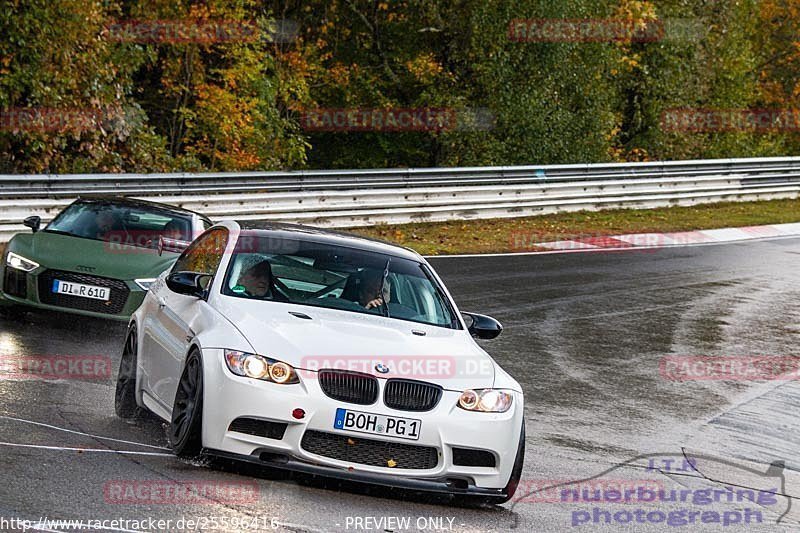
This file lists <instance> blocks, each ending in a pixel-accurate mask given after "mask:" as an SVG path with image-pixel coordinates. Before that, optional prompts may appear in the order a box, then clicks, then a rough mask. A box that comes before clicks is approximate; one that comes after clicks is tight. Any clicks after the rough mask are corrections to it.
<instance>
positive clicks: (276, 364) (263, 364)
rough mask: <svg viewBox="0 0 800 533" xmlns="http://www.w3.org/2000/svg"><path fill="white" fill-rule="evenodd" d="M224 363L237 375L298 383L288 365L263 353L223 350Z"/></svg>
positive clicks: (283, 382)
mask: <svg viewBox="0 0 800 533" xmlns="http://www.w3.org/2000/svg"><path fill="white" fill-rule="evenodd" d="M225 364H227V365H228V370H230V371H231V372H233V373H234V374H236V375H237V376H244V377H248V378H253V379H261V380H264V381H271V382H273V383H280V384H282V385H283V384H290V383H299V382H300V380H299V379H298V378H297V373H296V372H295V371H294V368H292V367H291V366H290V365H287V364H286V363H284V362H282V361H276V360H274V359H270V358H268V357H264V356H263V355H256V354H254V353H247V352H240V351H237V350H225Z"/></svg>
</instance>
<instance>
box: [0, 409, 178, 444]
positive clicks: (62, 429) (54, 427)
mask: <svg viewBox="0 0 800 533" xmlns="http://www.w3.org/2000/svg"><path fill="white" fill-rule="evenodd" d="M0 418H2V419H5V420H13V421H15V422H22V423H23V424H33V425H34V426H42V427H46V428H50V429H55V430H57V431H64V432H66V433H74V434H75V435H83V436H84V437H92V438H94V439H98V440H110V441H114V442H121V443H123V444H133V445H134V446H144V447H145V448H155V449H156V450H169V448H165V447H164V446H153V445H152V444H142V443H141V442H134V441H130V440H124V439H115V438H113V437H101V436H100V435H92V434H91V433H84V432H82V431H75V430H74V429H67V428H62V427H58V426H52V425H50V424H45V423H43V422H34V421H33V420H26V419H24V418H15V417H13V416H6V415H0Z"/></svg>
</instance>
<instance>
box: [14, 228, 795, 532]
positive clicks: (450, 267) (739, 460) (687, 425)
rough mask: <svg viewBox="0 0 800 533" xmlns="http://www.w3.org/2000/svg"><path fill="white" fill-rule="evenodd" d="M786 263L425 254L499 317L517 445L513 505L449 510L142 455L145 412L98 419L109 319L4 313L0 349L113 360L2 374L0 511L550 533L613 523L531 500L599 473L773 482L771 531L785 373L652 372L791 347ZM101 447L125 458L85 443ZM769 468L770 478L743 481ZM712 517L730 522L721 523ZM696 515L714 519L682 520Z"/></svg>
mask: <svg viewBox="0 0 800 533" xmlns="http://www.w3.org/2000/svg"><path fill="white" fill-rule="evenodd" d="M798 259H800V240H780V241H762V242H751V243H747V244H735V245H725V246H710V247H697V248H684V249H672V250H659V251H632V252H630V251H627V252H609V253H585V254H567V255H543V256H530V255H529V256H509V257H485V258H438V259H432V260H431V262H432V263H433V264H434V266H435V268H436V269H437V270H438V271H439V273H440V274H441V275H442V277H443V278H444V280H445V282H446V283H447V285H448V287H449V289H450V291H451V292H452V293H453V296H454V297H455V299H456V301H457V302H458V304H459V306H460V307H461V309H463V310H468V311H475V312H482V313H486V314H489V315H492V316H494V317H495V318H497V319H499V320H500V321H501V322H502V323H503V325H504V326H505V328H506V330H505V331H504V333H503V334H502V335H501V336H500V337H499V338H497V339H495V340H493V341H487V342H482V345H483V346H484V347H485V348H486V349H487V351H489V352H490V353H491V354H493V355H494V356H495V357H496V359H497V360H498V361H499V362H500V364H501V365H502V366H503V367H504V368H505V369H506V370H507V371H508V372H509V373H511V374H512V375H514V376H515V377H516V378H517V379H518V380H519V381H520V383H521V384H522V386H523V388H524V390H525V393H526V402H527V403H526V417H527V439H528V440H527V451H528V454H527V460H526V466H525V471H524V474H523V481H522V485H521V488H520V491H521V494H522V495H527V496H526V497H525V498H523V499H522V501H519V502H517V503H516V504H515V505H513V506H512V505H510V504H507V505H505V506H502V507H496V508H491V509H463V508H454V507H449V506H446V505H442V504H441V502H438V503H430V502H427V501H426V500H425V498H411V495H408V494H392V493H386V492H383V491H380V492H379V491H375V490H374V489H365V488H363V487H357V486H350V485H347V486H344V487H338V488H337V487H336V486H331V485H332V484H330V483H329V484H328V487H327V488H325V486H323V484H322V483H321V482H319V481H314V480H307V479H298V478H296V477H295V476H283V475H278V474H276V473H270V472H261V471H253V470H252V469H251V468H250V467H247V468H244V467H239V466H238V465H227V464H226V465H219V466H218V467H215V468H211V467H209V466H208V465H206V464H203V465H192V464H188V463H183V462H181V461H178V460H177V459H174V458H172V457H170V456H168V455H167V456H163V455H161V454H162V453H163V450H157V449H155V448H153V446H155V447H162V446H166V444H167V443H166V437H165V432H164V427H163V424H161V423H160V422H159V421H157V420H153V419H146V420H143V421H139V422H136V423H126V422H124V421H121V420H119V419H117V418H116V417H115V416H114V409H113V377H114V376H115V375H116V367H117V365H118V364H119V353H120V351H121V346H122V338H123V335H124V331H125V326H124V325H122V324H115V323H108V322H103V321H94V320H84V319H79V318H74V317H70V316H66V315H64V316H61V315H56V314H40V313H35V314H24V315H21V316H20V315H16V314H14V315H10V316H8V317H6V318H0V356H3V357H10V356H19V355H28V356H30V355H96V356H107V357H109V358H110V359H111V362H112V363H113V369H112V372H111V376H110V378H108V379H94V380H88V379H84V380H61V381H42V380H31V379H18V378H15V379H4V380H0V415H4V417H0V441H2V443H0V468H2V469H3V470H2V471H3V472H4V475H3V481H4V483H3V484H2V486H0V517H2V516H12V515H13V516H21V517H27V518H34V519H38V518H39V517H40V516H44V515H47V516H48V517H50V518H55V517H63V518H85V519H88V518H107V517H108V518H110V517H125V518H146V517H160V518H180V517H181V516H187V517H188V516H212V515H215V516H218V517H227V519H228V520H232V519H233V518H235V517H242V516H250V517H255V518H262V517H268V518H270V519H272V518H275V519H276V521H275V522H274V523H272V522H270V526H269V528H261V529H260V530H267V529H271V527H272V526H273V525H275V526H276V527H278V528H288V529H292V528H294V529H295V530H323V531H328V530H336V531H346V530H354V529H355V527H354V522H353V517H375V518H380V517H413V519H414V520H416V518H417V517H420V516H422V517H432V518H435V517H442V518H445V520H444V521H443V522H442V523H443V524H445V525H447V524H448V520H446V518H453V522H452V526H451V529H452V530H458V531H462V530H463V531H484V530H505V529H508V528H510V527H512V526H515V525H516V526H517V527H519V528H520V529H521V530H524V531H532V530H536V531H561V530H564V529H567V528H570V527H571V526H573V525H574V526H575V528H577V530H581V529H583V530H592V531H594V530H598V529H601V530H602V529H609V530H615V529H618V528H619V527H623V526H622V524H623V522H619V521H616V520H617V518H615V516H616V515H614V514H613V512H615V511H616V510H618V509H620V506H619V505H618V504H616V502H615V501H613V500H611V501H604V502H601V504H598V503H596V502H595V503H588V502H587V501H585V500H584V501H579V502H575V501H566V502H565V501H563V500H562V499H561V495H560V493H558V492H553V491H552V490H551V492H549V493H548V494H549V496H548V497H543V496H542V494H544V493H542V492H537V491H538V490H539V489H541V488H542V487H547V486H551V485H560V484H564V483H568V482H570V481H574V480H580V479H587V478H591V477H593V476H597V475H600V474H602V473H603V472H605V471H609V473H607V474H604V476H605V478H606V480H607V481H608V479H612V480H616V481H617V482H619V483H622V484H623V485H625V483H627V485H625V486H627V487H629V488H631V489H632V490H633V491H634V492H633V494H635V491H636V489H637V488H639V487H638V486H637V485H641V484H642V483H643V481H642V480H647V481H648V482H654V483H656V486H657V487H662V488H670V487H676V486H677V487H680V488H682V489H683V490H688V491H690V492H691V491H695V493H696V492H697V491H699V490H702V487H706V486H709V485H711V486H717V487H719V486H723V485H724V484H729V485H730V486H746V487H751V488H755V487H754V486H757V487H759V489H762V488H763V489H764V490H766V489H768V488H770V487H768V485H770V484H774V483H777V482H776V481H775V480H776V479H779V478H780V476H783V477H782V478H780V479H783V482H784V485H783V486H782V487H781V488H780V489H779V490H777V492H778V494H779V495H778V496H775V498H774V501H767V500H766V499H765V500H764V501H761V502H760V503H759V502H757V501H756V502H750V503H752V505H748V506H747V507H748V508H749V507H752V508H753V509H754V511H753V512H755V511H759V512H760V513H761V514H760V515H759V516H760V517H761V523H762V524H763V525H765V526H767V525H769V524H772V525H771V526H770V528H775V527H781V526H774V522H775V519H776V518H777V517H778V516H781V515H782V514H783V513H784V512H785V511H786V510H789V513H788V515H787V516H785V517H784V518H783V520H782V524H783V525H784V526H785V527H786V528H787V530H791V529H793V528H795V527H797V526H796V524H797V523H798V521H799V520H800V518H799V517H800V510H799V509H795V508H792V509H789V503H790V500H789V499H788V498H786V497H783V496H780V494H792V495H794V496H798V495H800V473H798V472H799V471H800V431H799V430H800V415H798V413H800V409H799V408H800V386H798V382H797V381H796V380H772V381H751V380H738V381H719V380H688V381H675V380H670V379H666V378H665V376H664V375H663V373H662V372H661V371H660V368H661V367H660V366H659V365H660V363H661V361H662V359H663V358H665V357H668V356H673V357H674V356H688V357H700V356H726V357H741V356H781V357H797V356H800V349H799V348H798V346H799V345H800V343H798V337H799V335H800V284H799V283H798V280H799V279H800V269H798V268H797V263H798ZM6 377H7V376H6ZM27 421H34V422H39V423H44V424H49V425H51V426H54V427H47V426H42V425H34V424H31V423H29V422H27ZM57 428H64V429H69V430H72V431H73V432H65V431H61V430H59V429H57ZM75 432H77V433H75ZM110 439H117V440H110ZM120 441H127V443H126V442H120ZM15 443H16V444H21V443H24V444H27V445H34V446H43V447H45V448H30V447H28V448H21V447H15V446H13V445H12V444H15ZM137 443H140V444H146V445H148V446H138V445H137ZM56 447H61V448H91V449H94V450H98V451H95V452H90V451H86V452H82V453H79V452H77V451H75V450H63V449H57V448H56ZM108 449H115V450H126V451H129V452H135V453H130V454H128V455H124V456H122V455H117V454H109V453H101V452H100V451H99V450H108ZM682 450H685V451H686V453H687V454H688V455H689V456H691V453H694V454H696V455H698V456H700V455H704V456H708V457H712V458H716V460H715V459H709V460H706V461H702V460H701V464H700V465H698V467H697V468H696V469H693V468H684V469H682V470H678V469H677V467H673V466H672V465H677V464H680V461H677V460H676V462H675V463H671V462H670V463H668V464H669V465H670V466H669V467H667V468H665V467H664V462H663V461H665V460H670V459H667V458H668V457H673V456H677V457H678V458H680V457H684V455H683V454H684V452H683V451H682ZM146 452H150V453H151V454H146ZM645 454H647V455H649V456H650V458H653V459H654V461H656V463H657V464H658V465H660V467H659V468H655V467H653V464H655V463H649V462H648V459H647V458H645V459H641V458H640V459H638V460H632V459H633V458H635V457H637V456H641V455H645ZM659 461H660V462H659ZM725 461H728V462H729V463H733V464H734V466H731V464H727V465H726V463H725ZM775 461H783V462H784V465H783V466H785V468H782V467H781V468H779V466H780V463H775V465H773V468H772V470H769V468H770V464H771V463H774V462H775ZM768 471H769V472H770V474H771V475H772V477H771V478H770V477H766V478H765V477H764V476H760V475H759V472H760V473H764V474H766V473H767V472H768ZM777 474H780V476H778V475H777ZM251 476H254V477H251ZM704 478H708V479H704ZM253 479H254V480H255V481H256V483H257V486H258V495H259V497H258V503H257V505H252V504H241V503H236V502H216V503H210V504H173V505H152V504H149V505H146V504H138V505H136V504H130V503H126V504H119V503H113V502H109V499H108V497H107V494H106V495H105V496H104V487H106V489H107V487H108V483H109V482H110V481H113V480H172V481H185V480H195V481H198V480H228V481H230V480H234V481H252V480H253ZM709 479H712V480H715V481H716V482H717V483H716V485H714V484H713V483H712V482H711V481H709ZM620 480H622V481H620ZM623 481H624V483H623ZM548 484H549V485H548ZM612 485H613V483H612ZM565 486H569V485H565ZM692 494H694V493H692ZM409 499H410V500H411V501H407V500H409ZM742 507H743V503H742V502H741V501H739V502H736V501H733V502H730V501H728V502H726V501H720V500H719V499H718V500H716V501H713V502H710V503H708V504H702V503H696V502H691V501H689V502H663V501H654V502H642V501H638V502H636V501H634V502H630V501H629V502H627V504H626V505H625V507H624V508H623V509H627V510H628V511H630V512H631V513H632V514H631V516H632V518H631V520H632V523H629V524H628V525H627V526H624V527H631V528H632V530H636V531H642V530H645V531H646V530H664V529H668V530H670V531H672V530H674V529H675V528H674V527H671V526H670V525H668V524H667V522H666V521H665V522H659V521H657V520H656V518H657V515H653V516H654V518H653V519H652V520H651V519H649V518H648V517H647V516H648V515H646V514H643V515H641V516H642V517H643V518H642V520H640V521H637V519H636V516H635V515H636V513H635V511H636V510H637V509H639V508H645V509H646V510H648V511H653V510H664V511H666V510H667V509H675V510H681V509H684V510H686V509H688V510H689V511H690V512H691V510H692V509H697V510H699V511H713V512H716V513H718V515H719V517H720V520H722V517H724V516H726V515H725V513H726V512H732V511H731V509H741V508H742ZM794 507H796V508H800V504H796V505H795V506H794ZM598 508H600V509H601V511H612V513H611V514H610V515H609V520H608V521H605V516H604V515H603V514H602V513H601V512H599V511H598V512H599V513H600V514H598V515H597V516H595V515H594V514H593V513H595V512H596V511H595V510H596V509H598ZM582 513H586V514H582ZM587 516H588V518H587ZM624 516H625V515H624V514H623V515H620V520H622V518H624ZM727 516H728V518H729V522H731V524H730V525H736V523H734V522H733V521H734V520H736V518H735V517H734V515H733V514H729V515H727ZM753 516H755V515H753ZM750 518H751V519H753V520H754V522H752V523H757V521H755V519H754V518H753V517H752V516H751V517H750ZM695 519H696V520H700V519H701V516H700V515H698V516H696V517H695ZM738 519H740V520H744V519H745V516H744V515H743V514H740V515H739V516H738ZM412 522H413V521H412ZM433 523H434V522H430V523H429V525H430V524H433ZM362 524H363V522H362ZM744 524H745V523H744V522H739V525H744ZM792 524H795V525H792ZM351 526H353V527H351ZM700 526H703V527H706V528H709V529H713V528H723V527H725V524H723V523H721V522H720V523H716V524H715V523H712V522H708V523H703V524H699V522H698V523H696V524H695V527H700ZM686 527H691V526H690V525H687V526H686ZM235 529H240V530H241V529H243V528H241V527H239V528H232V527H230V522H228V528H227V530H235ZM209 530H210V529H209ZM362 530H364V528H362ZM398 530H399V529H398Z"/></svg>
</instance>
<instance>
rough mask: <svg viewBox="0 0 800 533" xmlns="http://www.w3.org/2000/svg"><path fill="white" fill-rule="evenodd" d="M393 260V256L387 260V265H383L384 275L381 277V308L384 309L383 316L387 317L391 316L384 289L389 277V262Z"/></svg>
mask: <svg viewBox="0 0 800 533" xmlns="http://www.w3.org/2000/svg"><path fill="white" fill-rule="evenodd" d="M391 262H392V258H391V257H390V258H389V259H387V260H386V266H385V267H383V277H382V278H381V310H382V311H383V316H385V317H386V318H391V317H390V316H389V303H388V302H387V301H386V295H385V294H384V292H383V291H384V289H385V288H386V278H388V277H389V263H391Z"/></svg>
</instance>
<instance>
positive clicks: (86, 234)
mask: <svg viewBox="0 0 800 533" xmlns="http://www.w3.org/2000/svg"><path fill="white" fill-rule="evenodd" d="M44 231H47V232H51V233H62V234H66V235H72V236H75V237H83V238H86V239H93V240H98V241H108V242H114V243H120V244H128V245H132V246H139V247H147V248H155V247H157V246H158V240H159V237H161V236H163V237H167V238H171V239H179V240H184V241H187V240H191V238H192V219H191V216H189V215H182V214H180V213H175V212H171V211H169V210H166V209H159V208H158V207H153V206H146V205H126V204H123V203H114V202H80V201H79V202H75V203H73V204H72V205H70V206H69V207H67V208H66V209H64V211H62V212H61V213H59V214H58V216H56V218H55V219H53V221H52V222H50V224H48V225H47V227H46V228H45V230H44Z"/></svg>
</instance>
